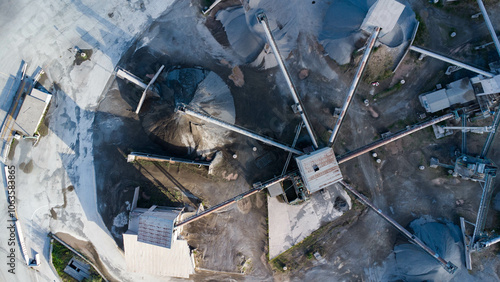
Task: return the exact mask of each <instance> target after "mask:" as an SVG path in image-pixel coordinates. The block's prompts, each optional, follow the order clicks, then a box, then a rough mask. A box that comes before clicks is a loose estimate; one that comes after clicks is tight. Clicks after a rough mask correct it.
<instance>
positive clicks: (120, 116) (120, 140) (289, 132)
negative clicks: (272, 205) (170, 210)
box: [94, 1, 500, 280]
mask: <svg viewBox="0 0 500 282" xmlns="http://www.w3.org/2000/svg"><path fill="white" fill-rule="evenodd" d="M414 2H415V3H414V9H415V11H416V12H417V13H419V14H420V15H421V17H422V19H423V20H424V22H425V23H426V26H427V27H428V28H427V32H428V34H427V35H426V36H427V38H426V39H427V40H425V41H424V43H425V44H423V45H424V46H426V47H427V48H430V49H433V50H436V51H439V52H442V53H444V54H449V53H450V51H449V50H450V49H451V50H454V51H452V52H451V53H452V55H453V56H454V57H456V58H458V59H462V58H463V59H464V60H465V61H466V62H473V63H474V64H475V65H477V66H480V67H483V68H485V69H486V67H487V66H486V61H485V60H484V58H489V57H490V53H491V51H492V50H491V49H487V50H484V52H486V55H485V53H480V52H477V53H471V52H469V51H470V49H471V48H472V47H473V46H474V45H473V44H472V43H471V42H482V41H483V40H484V38H485V36H487V34H488V33H487V30H486V29H485V27H484V25H483V24H482V23H481V22H474V23H472V24H470V25H464V21H465V22H467V20H466V19H464V18H463V17H460V16H457V15H452V14H451V13H450V12H448V11H446V10H445V9H441V8H435V7H431V6H429V5H427V4H422V3H420V2H418V3H417V2H416V1H414ZM179 5H181V4H179ZM178 8H180V7H178ZM183 8H186V7H183ZM174 10H175V7H174ZM444 21H446V22H447V23H449V25H450V26H449V27H447V26H446V27H443V26H441V25H439V24H438V23H441V22H444ZM497 21H498V20H497ZM180 24H183V25H186V24H192V25H194V23H190V19H181V20H178V19H175V18H173V19H169V18H168V17H166V18H163V19H161V20H159V21H158V22H157V23H155V24H153V27H152V28H151V29H150V30H149V31H152V30H153V29H154V27H155V26H159V28H160V33H159V34H160V35H161V36H163V37H165V38H166V39H165V42H167V41H169V40H173V41H175V39H178V38H177V37H175V30H176V28H177V27H178V25H180ZM208 26H210V25H208ZM431 26H433V27H436V28H429V27H431ZM458 26H460V27H461V29H460V31H461V32H459V36H457V38H455V39H453V40H450V39H449V38H447V37H446V36H444V35H443V34H446V32H444V33H443V31H442V30H441V29H446V28H453V27H458ZM190 30H192V32H193V33H192V35H193V36H191V37H190V42H182V41H180V42H178V43H177V45H176V46H172V45H171V43H169V44H170V45H169V44H167V45H166V46H164V47H161V46H160V45H156V46H148V47H144V48H142V49H138V50H137V51H136V46H133V47H132V48H131V49H130V51H129V53H128V55H127V56H125V57H124V58H122V61H121V64H120V65H122V66H124V67H126V68H127V69H128V70H130V71H132V72H133V73H135V74H137V75H138V76H139V77H144V76H145V75H146V74H149V73H152V72H154V70H156V69H157V68H158V67H159V65H161V64H165V65H166V66H167V69H168V67H170V66H177V65H182V66H188V67H193V66H201V67H203V68H205V69H209V70H211V71H214V72H215V73H217V74H218V75H219V76H220V77H221V78H222V79H223V80H224V81H225V82H226V83H227V85H228V86H229V87H230V89H231V93H232V94H233V98H234V100H235V106H236V124H238V125H241V126H244V127H247V128H250V129H252V130H255V131H257V132H259V133H262V134H265V135H268V136H271V137H273V138H276V139H279V140H281V141H282V142H285V143H288V144H289V143H291V141H292V139H293V135H294V132H293V129H294V127H295V126H296V124H297V123H298V121H299V118H298V117H297V116H294V115H293V113H292V112H291V110H290V107H289V105H290V104H291V99H290V96H289V95H288V94H287V93H288V92H287V91H286V88H285V87H284V84H283V78H282V77H281V74H280V73H279V72H278V70H277V69H272V70H268V71H263V70H257V69H255V68H251V67H247V66H240V68H241V71H242V73H243V75H244V78H245V84H244V85H243V86H242V87H238V86H235V85H234V83H233V82H232V81H231V80H230V79H229V75H230V74H231V70H232V67H231V66H228V65H226V64H223V63H221V62H220V60H219V57H218V55H219V53H217V52H215V51H213V50H212V49H210V48H206V49H203V48H200V47H199V46H205V45H206V42H204V41H203V40H202V39H201V37H198V36H196V34H197V32H200V31H199V30H197V29H196V28H192V29H190ZM151 34H153V32H151ZM151 34H148V33H147V32H146V33H145V35H144V37H145V38H147V37H148V36H152V35H151ZM172 34H174V35H172ZM153 35H154V34H153ZM312 41H313V40H312ZM301 44H303V45H305V46H312V47H311V48H312V49H313V50H314V51H316V52H312V53H307V52H304V51H302V50H306V49H300V50H295V51H294V52H292V55H291V56H290V57H289V60H288V61H287V64H288V66H289V67H290V71H291V73H292V74H298V72H299V71H300V70H301V69H302V68H303V67H304V66H305V67H307V68H309V69H312V71H311V73H310V75H309V77H308V78H306V79H305V80H301V81H299V80H298V77H297V76H296V75H294V76H293V78H294V79H295V80H296V81H297V87H298V89H299V92H300V93H302V96H303V99H304V103H305V107H306V109H307V111H308V113H309V115H310V116H311V119H312V123H313V126H314V129H315V131H316V133H317V134H318V137H319V139H320V143H323V144H325V143H326V141H327V138H328V136H329V134H328V129H330V128H331V126H332V125H333V118H332V117H331V114H332V112H333V109H334V108H335V107H340V106H341V103H342V101H343V99H344V96H343V95H344V93H345V91H346V90H347V87H348V85H349V84H350V81H351V79H352V74H353V72H354V71H355V68H354V67H350V68H349V67H347V68H345V67H344V68H342V67H339V66H336V65H334V64H333V63H332V62H331V61H328V60H327V59H326V60H327V61H328V63H329V64H330V65H331V66H332V69H333V71H334V73H337V74H338V75H339V77H338V79H337V78H335V79H332V78H329V79H328V78H325V76H324V75H323V74H322V73H321V72H320V71H318V70H316V71H315V68H316V69H317V68H318V65H319V64H318V63H317V62H315V61H314V60H315V59H313V57H316V58H321V56H320V50H319V49H318V48H317V45H314V43H312V42H311V41H309V39H304V40H302V41H301ZM303 45H302V46H303ZM471 46H472V47H471ZM160 47H161V48H160ZM194 47H196V48H198V51H197V54H196V55H197V56H191V54H185V53H182V52H180V51H181V50H183V49H184V50H185V49H189V48H194ZM169 48H170V49H169ZM200 49H201V50H200ZM468 50H469V51H468ZM226 51H227V50H226ZM228 52H229V51H228ZM379 52H381V53H380V54H383V53H382V52H383V50H381V51H379ZM482 52H483V51H482ZM416 58H417V56H416V55H415V54H412V53H410V54H409V56H407V57H406V59H405V61H404V63H403V64H402V65H401V67H400V68H399V69H398V71H397V72H396V73H395V74H394V75H392V76H390V77H389V78H387V79H385V80H383V81H381V85H380V86H379V87H378V88H377V89H374V88H373V87H372V86H370V85H369V83H368V82H369V81H363V82H362V83H361V84H360V85H359V88H358V91H357V93H356V96H355V99H354V100H353V103H352V105H351V107H350V109H349V113H348V114H347V117H346V119H345V122H344V125H343V127H342V129H341V131H340V135H339V138H338V140H337V142H336V144H335V148H334V149H335V151H336V153H337V154H342V153H344V152H347V151H349V150H352V149H355V148H357V147H360V146H362V145H365V144H367V143H370V142H371V141H373V140H374V139H376V138H379V136H380V134H381V133H383V132H386V131H389V130H391V131H393V132H395V131H397V130H399V129H402V128H404V126H406V125H408V124H413V123H416V122H418V114H419V113H421V112H423V111H424V110H423V108H422V107H421V106H420V104H419V103H418V99H417V96H418V95H419V94H421V93H422V92H425V91H428V90H431V89H433V87H434V86H435V84H436V83H446V82H451V81H453V80H456V79H458V78H461V77H463V76H466V75H471V74H470V73H468V72H465V71H459V72H456V73H454V74H453V75H452V76H451V77H446V76H444V71H445V69H446V65H445V64H444V63H441V62H439V61H436V60H432V59H429V58H427V59H424V61H417V60H416ZM382 59H383V58H381V59H380V61H377V62H382ZM320 60H322V59H320ZM377 62H375V61H374V62H370V64H376V63H377ZM323 63H324V61H323ZM403 78H404V79H405V80H406V81H407V83H406V84H404V85H403V86H402V87H401V88H400V89H399V91H395V92H394V93H391V94H390V95H384V96H383V97H382V98H377V97H376V96H373V95H374V94H377V93H380V92H382V91H384V90H385V89H387V88H389V87H390V86H392V85H394V84H396V83H397V82H398V81H399V80H400V79H403ZM159 83H160V85H161V83H162V82H161V80H160V81H159ZM139 93H140V91H138V90H137V89H134V88H133V87H131V86H130V85H126V84H125V83H123V82H122V81H114V80H113V79H111V80H110V82H109V87H108V92H107V94H106V96H105V99H104V100H103V101H102V102H101V104H100V106H99V109H98V113H97V115H96V119H95V122H94V134H95V135H94V146H96V152H99V155H98V156H96V178H97V179H99V180H100V182H98V185H97V187H98V199H99V209H100V213H101V215H102V216H103V219H104V222H105V223H106V225H107V226H108V228H109V229H110V230H111V231H112V233H113V234H114V235H116V237H115V240H116V241H117V242H118V244H121V243H120V242H121V238H120V236H119V234H120V232H123V231H124V230H125V228H126V226H121V227H117V226H113V220H114V218H115V217H116V216H117V215H118V214H119V213H122V212H124V211H127V201H131V198H132V188H134V187H136V186H141V188H142V189H143V191H144V192H145V193H144V194H143V196H142V198H141V200H140V205H144V206H148V205H151V204H162V205H180V206H186V207H189V208H194V207H195V206H196V204H197V203H198V202H203V203H204V205H206V206H211V205H214V204H216V203H218V202H220V201H222V200H224V199H227V198H229V197H231V196H234V195H237V194H238V193H241V192H243V191H246V190H248V189H249V188H250V185H251V184H252V183H253V182H255V181H259V180H260V181H262V180H265V179H268V178H270V177H272V176H273V175H275V174H279V173H280V172H281V169H282V164H283V162H284V159H285V158H286V153H284V152H282V151H280V150H275V149H272V148H269V147H267V146H264V145H260V144H258V143H257V142H255V141H252V140H250V139H247V138H243V137H241V136H236V135H234V134H233V135H232V136H233V138H234V142H233V143H232V144H231V145H227V146H222V147H221V148H218V149H219V150H221V151H222V152H224V154H225V156H226V160H227V170H228V172H235V173H238V175H239V177H238V179H237V180H235V181H229V182H228V181H226V180H222V179H221V178H218V177H213V176H207V171H206V170H205V169H198V168H193V167H186V166H178V165H163V164H151V163H136V164H128V163H126V160H125V155H126V153H128V152H130V151H131V150H134V151H149V152H154V153H156V154H166V155H172V156H178V157H186V158H196V157H197V156H194V155H189V154H188V153H187V152H186V150H185V149H184V148H182V147H179V146H174V145H172V144H176V143H178V140H167V141H168V142H163V141H165V140H163V141H162V140H159V139H158V138H155V136H153V135H152V134H150V133H148V132H147V131H145V129H144V120H145V119H147V118H148V115H153V114H154V112H159V111H161V113H162V115H164V116H163V117H161V119H168V118H170V117H171V116H173V115H175V113H173V112H172V110H173V106H174V105H172V104H171V103H169V102H168V101H165V99H160V100H154V101H153V100H148V101H147V102H146V104H145V106H144V108H143V112H142V113H141V115H139V117H137V116H136V115H135V114H134V113H133V112H132V109H134V108H135V105H136V104H137V102H138V99H139ZM367 98H368V99H369V100H370V106H371V107H372V108H373V110H374V111H376V112H377V113H378V114H379V117H378V118H374V117H372V115H371V114H370V113H369V111H368V110H367V108H366V107H365V106H364V104H363V100H364V99H367ZM159 118H160V117H159ZM469 136H470V137H471V138H470V140H469V150H470V151H471V152H478V151H479V149H480V146H481V143H482V142H483V141H482V140H484V137H485V136H472V134H469ZM174 139H175V138H174ZM499 142H500V141H498V138H497V141H496V142H495V144H494V145H493V146H492V151H491V153H490V157H491V158H492V160H493V161H495V162H497V163H500V151H499V150H498V149H496V148H499V145H500V144H499ZM307 145H310V144H309V141H308V137H307V136H306V135H305V134H304V133H303V134H302V137H301V138H300V139H299V146H298V147H305V146H307ZM253 146H256V147H258V150H257V152H253V151H252V150H251V148H252V147H253ZM459 146H460V134H459V133H456V134H455V135H453V136H450V137H447V138H444V139H440V140H435V138H434V137H433V134H432V132H431V131H430V130H423V131H421V132H418V133H415V134H414V135H412V136H411V137H406V138H405V139H402V140H399V141H397V142H394V143H392V144H390V145H388V146H386V147H384V148H381V149H378V150H376V152H377V153H378V154H379V155H380V158H381V159H382V160H383V162H382V164H380V165H379V164H377V163H376V162H375V161H374V160H373V158H372V157H371V156H369V155H364V156H361V157H359V158H357V159H355V160H352V161H350V162H348V163H345V164H343V165H341V169H342V171H343V175H344V177H345V179H346V180H347V181H348V182H350V183H352V184H353V185H354V186H355V187H356V188H358V189H359V190H360V191H362V192H363V193H364V194H365V195H367V196H369V197H370V198H371V199H372V201H373V202H374V203H375V204H376V205H377V206H379V207H380V208H381V209H382V210H384V211H386V212H388V213H389V214H390V215H391V216H392V217H394V218H395V219H396V220H397V221H398V222H399V223H400V224H402V225H403V226H406V225H408V224H409V223H410V222H411V221H412V220H414V219H416V218H419V217H420V216H423V215H430V216H432V217H434V218H444V219H448V220H450V221H452V222H455V223H458V217H459V216H464V217H466V218H467V219H468V220H470V221H472V220H473V219H474V216H475V214H476V212H477V207H478V204H479V199H480V187H479V186H478V185H477V184H474V183H470V182H466V181H462V180H458V179H455V178H451V177H449V176H447V173H446V172H445V171H444V170H441V169H438V170H433V169H430V168H428V162H429V159H430V157H439V159H440V160H441V161H442V162H450V161H451V160H453V159H454V154H455V150H456V149H459ZM234 153H237V154H238V158H237V159H231V158H230V157H229V156H231V155H232V154H234ZM265 154H270V155H272V159H274V161H273V162H272V163H271V164H269V165H268V166H267V167H265V168H259V167H257V165H256V160H257V159H258V158H259V157H262V156H264V155H265ZM419 165H424V166H426V169H425V170H423V171H420V170H418V166H419ZM498 186H499V185H498V184H497V188H498ZM158 189H159V190H160V191H161V192H158ZM186 191H189V193H192V194H193V195H194V196H195V198H188V197H187V196H185V195H188V193H187V192H186ZM457 200H463V203H461V202H459V203H460V204H457ZM265 207H266V200H265V195H263V194H261V195H258V196H254V197H252V198H250V199H247V200H245V201H241V202H240V203H239V204H238V205H237V206H234V207H231V208H229V209H228V210H226V211H223V212H219V213H216V214H214V215H212V216H209V217H207V218H205V219H202V220H200V221H198V222H195V223H193V224H191V225H189V226H187V228H186V229H185V231H186V232H185V236H186V238H187V240H188V242H189V244H190V245H192V246H193V247H194V248H196V257H197V260H198V266H199V267H201V268H205V269H209V270H215V271H222V272H228V273H214V272H210V271H208V272H207V271H201V272H199V273H198V274H196V275H195V276H193V279H195V280H210V279H217V280H219V279H230V278H233V279H241V276H240V275H239V274H234V273H237V272H241V271H244V269H243V265H245V264H246V265H247V266H248V265H249V264H250V265H251V267H250V268H249V269H250V270H248V268H247V269H246V272H247V274H248V275H249V276H248V277H250V278H253V279H258V280H267V279H271V277H272V275H275V278H277V279H283V280H287V279H289V278H291V277H293V278H296V279H307V280H324V279H332V278H333V277H334V278H335V279H336V280H364V279H369V278H370V268H372V267H375V266H376V265H378V264H380V263H382V261H383V260H384V259H385V258H386V257H387V256H388V255H389V254H390V253H391V252H392V250H393V247H394V244H395V243H397V242H400V241H401V237H400V236H399V234H398V233H397V232H396V231H395V230H394V229H393V228H392V227H391V226H389V225H388V224H387V223H385V222H384V221H383V220H382V219H381V218H380V217H378V216H377V215H376V214H374V213H373V212H371V211H367V210H363V209H361V208H359V207H358V208H355V209H354V210H353V211H352V212H350V213H348V214H346V215H345V217H342V218H340V219H339V220H338V221H336V222H333V223H331V224H329V225H327V226H325V227H324V228H322V229H320V232H318V233H317V234H315V236H316V237H314V238H313V239H314V240H312V241H311V242H308V244H309V245H307V246H302V247H301V248H298V249H296V250H294V251H293V252H291V253H290V254H288V257H287V260H284V261H282V263H283V264H284V265H289V266H290V267H289V270H288V271H287V272H285V273H281V272H279V273H275V272H273V269H272V268H271V266H270V265H269V263H268V261H267V258H266V252H267V234H266V233H267V222H266V216H267V210H266V208H265ZM496 223H497V215H496V214H495V212H490V214H489V218H488V224H487V226H488V228H495V226H496ZM113 230H114V231H115V232H113ZM311 250H320V252H321V254H322V256H323V257H324V258H325V259H326V264H318V263H316V262H315V261H314V259H313V260H307V259H305V258H304V256H306V255H307V254H308V253H309V252H311ZM492 252H493V253H494V251H490V250H488V251H487V252H484V253H479V254H477V258H476V257H475V258H474V263H475V264H476V263H477V265H479V267H482V266H481V265H489V264H490V263H493V264H495V263H498V257H497V256H496V255H495V254H492ZM291 261H292V262H293V263H291V265H290V262H291ZM454 263H455V264H462V263H463V262H454ZM493 271H495V272H496V271H497V270H496V269H495V270H493ZM231 273H233V274H231ZM367 273H368V274H367Z"/></svg>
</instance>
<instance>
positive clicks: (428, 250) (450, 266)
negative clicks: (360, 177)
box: [340, 180, 457, 273]
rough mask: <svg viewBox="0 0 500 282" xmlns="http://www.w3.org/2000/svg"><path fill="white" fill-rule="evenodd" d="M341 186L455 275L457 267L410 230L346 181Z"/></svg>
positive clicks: (341, 182)
mask: <svg viewBox="0 0 500 282" xmlns="http://www.w3.org/2000/svg"><path fill="white" fill-rule="evenodd" d="M340 184H342V186H344V188H345V189H346V190H348V191H349V192H351V193H352V194H354V195H355V196H356V197H357V198H358V199H359V200H360V201H361V202H362V203H363V204H364V205H365V206H367V207H369V208H371V209H372V210H373V211H375V212H376V213H377V214H378V215H380V216H381V217H382V218H383V219H385V220H386V221H387V222H389V223H390V224H391V225H392V226H393V227H394V228H396V229H397V230H398V231H399V232H400V233H401V234H403V235H404V236H405V237H406V238H408V240H410V242H412V243H414V244H415V245H417V246H419V247H420V248H421V249H422V250H424V251H425V252H426V253H428V254H429V255H431V256H432V257H433V258H435V259H436V260H437V261H438V262H439V263H440V264H441V266H443V268H444V269H445V270H446V271H448V272H449V273H454V272H455V270H457V267H456V266H455V265H454V264H453V263H452V262H449V261H448V262H447V261H446V260H444V259H443V258H442V257H440V256H439V254H438V253H436V252H435V251H433V250H432V249H431V248H429V247H428V246H427V245H426V244H425V243H424V242H422V240H420V239H419V238H418V237H417V236H415V235H413V234H411V233H410V232H409V231H408V230H406V229H405V228H404V227H403V226H401V225H400V224H399V223H397V222H396V221H395V220H394V219H392V218H391V217H389V216H388V215H386V214H385V213H384V212H382V210H381V209H379V208H377V207H376V206H375V205H374V204H372V203H371V202H370V201H369V200H368V199H367V198H366V197H365V196H363V195H362V194H361V193H359V192H358V191H356V189H354V188H353V187H352V186H351V185H349V184H347V183H346V182H345V181H343V180H342V181H340Z"/></svg>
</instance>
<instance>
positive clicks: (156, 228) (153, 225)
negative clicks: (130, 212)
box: [137, 211, 179, 248]
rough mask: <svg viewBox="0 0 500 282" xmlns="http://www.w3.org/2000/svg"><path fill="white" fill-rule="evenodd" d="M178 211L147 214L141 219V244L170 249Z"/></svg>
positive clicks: (139, 235)
mask: <svg viewBox="0 0 500 282" xmlns="http://www.w3.org/2000/svg"><path fill="white" fill-rule="evenodd" d="M178 215H179V212H178V211H163V212H145V213H144V214H142V215H141V216H140V217H139V232H138V236H137V240H138V241H139V242H143V243H147V244H152V245H156V246H160V247H165V248H170V247H171V245H172V239H173V238H172V233H173V229H174V221H175V219H176V217H177V216H178Z"/></svg>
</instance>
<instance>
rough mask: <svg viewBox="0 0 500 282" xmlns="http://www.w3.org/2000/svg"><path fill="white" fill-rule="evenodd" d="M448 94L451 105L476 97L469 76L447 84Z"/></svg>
mask: <svg viewBox="0 0 500 282" xmlns="http://www.w3.org/2000/svg"><path fill="white" fill-rule="evenodd" d="M446 96H448V100H449V101H450V105H454V104H464V103H467V102H470V101H473V100H474V99H476V96H475V95H474V90H473V89H472V84H471V83H470V79H469V78H468V77H466V78H463V79H460V80H457V81H454V82H452V83H450V84H448V85H446Z"/></svg>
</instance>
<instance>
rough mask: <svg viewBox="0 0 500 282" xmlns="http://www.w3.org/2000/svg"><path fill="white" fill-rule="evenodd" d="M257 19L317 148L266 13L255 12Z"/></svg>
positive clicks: (304, 110)
mask: <svg viewBox="0 0 500 282" xmlns="http://www.w3.org/2000/svg"><path fill="white" fill-rule="evenodd" d="M257 20H258V21H259V22H260V24H262V26H263V27H264V33H265V34H266V38H267V42H268V43H269V46H271V49H272V50H273V53H274V56H275V57H276V61H277V62H278V66H279V67H280V69H281V72H283V75H284V76H285V80H286V84H287V85H288V88H289V89H290V92H291V93H292V97H293V100H294V101H295V104H296V105H297V110H298V111H299V113H300V116H301V117H302V120H303V121H304V125H305V126H306V129H307V133H309V136H310V137H311V141H312V143H313V145H314V148H318V142H317V141H316V136H315V134H314V131H313V129H312V126H311V123H310V122H309V118H308V117H307V114H306V109H305V108H304V104H302V101H301V100H300V97H299V95H298V94H297V90H296V88H295V85H294V84H293V82H292V79H291V78H290V73H289V72H288V70H287V68H286V66H285V63H284V62H283V59H282V58H281V54H280V52H279V50H278V45H276V41H275V40H274V37H273V34H272V33H271V29H270V28H269V24H268V22H267V17H266V14H264V13H263V12H262V13H259V14H257Z"/></svg>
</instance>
